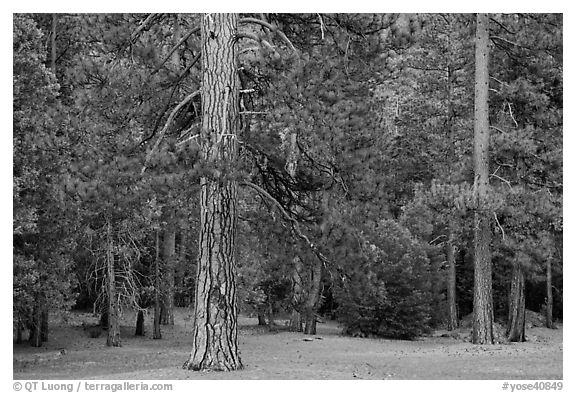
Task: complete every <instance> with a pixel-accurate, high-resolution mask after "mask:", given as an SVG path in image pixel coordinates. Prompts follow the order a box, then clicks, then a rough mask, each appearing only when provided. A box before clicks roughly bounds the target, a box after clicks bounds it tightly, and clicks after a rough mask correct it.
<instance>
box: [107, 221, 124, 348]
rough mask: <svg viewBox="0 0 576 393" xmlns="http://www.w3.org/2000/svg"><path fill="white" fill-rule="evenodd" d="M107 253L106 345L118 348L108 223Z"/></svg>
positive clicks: (118, 327)
mask: <svg viewBox="0 0 576 393" xmlns="http://www.w3.org/2000/svg"><path fill="white" fill-rule="evenodd" d="M107 226H108V228H107V229H108V230H107V242H108V246H107V252H106V273H107V274H106V278H107V281H108V282H107V284H108V294H107V295H108V296H107V297H108V338H107V339H106V345H107V346H109V347H120V346H121V343H120V325H119V321H118V317H119V315H118V314H119V312H118V299H117V298H116V273H115V271H114V248H113V246H114V244H113V241H112V229H111V226H110V223H108V225H107Z"/></svg>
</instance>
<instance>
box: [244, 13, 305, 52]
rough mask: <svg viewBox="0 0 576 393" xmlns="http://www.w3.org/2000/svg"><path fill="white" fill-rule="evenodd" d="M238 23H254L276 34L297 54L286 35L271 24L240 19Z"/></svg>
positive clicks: (256, 19)
mask: <svg viewBox="0 0 576 393" xmlns="http://www.w3.org/2000/svg"><path fill="white" fill-rule="evenodd" d="M239 23H256V24H259V25H261V26H263V27H265V28H267V29H268V30H270V31H271V32H273V33H276V34H278V36H279V37H280V38H281V39H282V41H284V42H285V43H286V45H288V47H290V49H292V51H294V52H297V50H296V48H295V47H294V45H293V44H292V42H291V41H290V40H289V39H288V37H286V34H284V33H283V32H282V30H280V29H278V27H277V26H274V25H273V24H271V23H268V22H266V21H264V20H262V19H258V18H242V19H240V21H239Z"/></svg>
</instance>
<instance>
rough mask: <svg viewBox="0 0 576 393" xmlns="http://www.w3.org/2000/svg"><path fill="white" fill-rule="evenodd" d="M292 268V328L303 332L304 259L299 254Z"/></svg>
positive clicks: (294, 330) (294, 259)
mask: <svg viewBox="0 0 576 393" xmlns="http://www.w3.org/2000/svg"><path fill="white" fill-rule="evenodd" d="M292 261H293V264H294V266H293V270H292V315H291V316H290V330H291V331H293V332H303V331H304V328H303V326H302V314H301V313H300V309H301V307H302V301H303V297H304V287H303V285H302V272H303V270H304V267H303V266H302V259H300V257H299V256H295V257H294V258H293V260H292Z"/></svg>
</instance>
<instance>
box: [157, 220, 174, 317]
mask: <svg viewBox="0 0 576 393" xmlns="http://www.w3.org/2000/svg"><path fill="white" fill-rule="evenodd" d="M171 218H172V217H171ZM162 259H163V261H164V274H163V275H162V276H163V277H162V278H163V282H164V285H163V291H162V313H161V314H162V321H161V322H162V324H163V325H174V269H175V268H176V227H175V226H174V225H173V223H171V222H169V223H168V226H167V227H166V229H165V230H164V239H163V241H162Z"/></svg>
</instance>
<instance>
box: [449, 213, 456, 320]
mask: <svg viewBox="0 0 576 393" xmlns="http://www.w3.org/2000/svg"><path fill="white" fill-rule="evenodd" d="M454 238H455V236H454V228H453V223H452V222H450V223H449V224H448V242H447V244H446V260H447V262H448V277H447V280H446V287H447V291H446V293H447V302H448V330H455V329H458V310H457V308H456V255H455V251H456V247H455V246H454Z"/></svg>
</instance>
